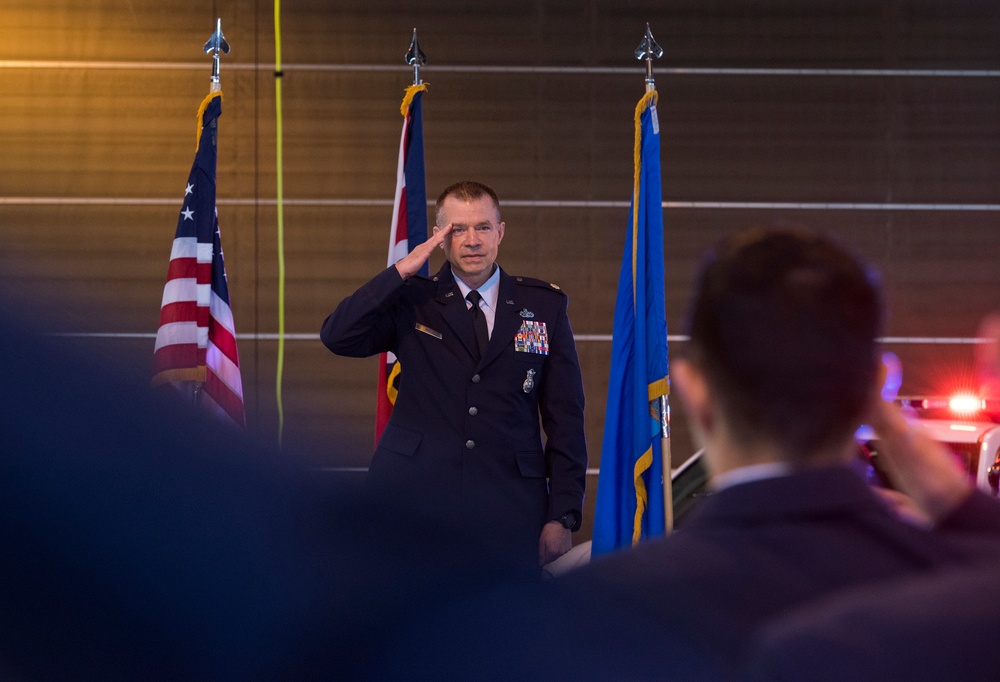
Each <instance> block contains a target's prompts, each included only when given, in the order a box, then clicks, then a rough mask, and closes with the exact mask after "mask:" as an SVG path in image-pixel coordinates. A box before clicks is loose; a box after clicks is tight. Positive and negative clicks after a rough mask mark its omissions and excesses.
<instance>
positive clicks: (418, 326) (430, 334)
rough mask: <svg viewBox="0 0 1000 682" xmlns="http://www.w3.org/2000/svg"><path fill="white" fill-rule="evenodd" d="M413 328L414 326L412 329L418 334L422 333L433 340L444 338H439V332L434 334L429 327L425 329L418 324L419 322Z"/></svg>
mask: <svg viewBox="0 0 1000 682" xmlns="http://www.w3.org/2000/svg"><path fill="white" fill-rule="evenodd" d="M413 326H414V328H415V329H416V330H417V331H418V332H423V333H424V334H427V335H428V336H433V337H434V338H435V339H443V338H444V337H443V336H441V332H436V331H434V330H433V329H431V328H430V327H425V326H424V325H422V324H420V323H419V322H417V323H416V324H415V325H413Z"/></svg>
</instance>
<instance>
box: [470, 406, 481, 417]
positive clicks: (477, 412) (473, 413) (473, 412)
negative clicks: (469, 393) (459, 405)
mask: <svg viewBox="0 0 1000 682" xmlns="http://www.w3.org/2000/svg"><path fill="white" fill-rule="evenodd" d="M469 414H471V415H472V416H473V417H475V416H476V415H477V414H479V408H477V407H470V408H469Z"/></svg>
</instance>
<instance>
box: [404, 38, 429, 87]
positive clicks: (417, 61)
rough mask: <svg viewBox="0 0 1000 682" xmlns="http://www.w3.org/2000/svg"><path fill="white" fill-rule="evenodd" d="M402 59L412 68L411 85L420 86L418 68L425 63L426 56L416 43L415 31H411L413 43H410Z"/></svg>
mask: <svg viewBox="0 0 1000 682" xmlns="http://www.w3.org/2000/svg"><path fill="white" fill-rule="evenodd" d="M403 59H404V60H405V61H406V63H407V64H409V65H410V66H412V67H413V84H414V85H420V84H421V83H423V81H422V80H420V67H421V66H423V65H424V64H426V63H427V55H425V54H424V51H423V50H421V49H420V43H418V42H417V29H413V41H412V42H411V43H410V49H409V51H408V52H407V53H406V56H405V57H404V58H403Z"/></svg>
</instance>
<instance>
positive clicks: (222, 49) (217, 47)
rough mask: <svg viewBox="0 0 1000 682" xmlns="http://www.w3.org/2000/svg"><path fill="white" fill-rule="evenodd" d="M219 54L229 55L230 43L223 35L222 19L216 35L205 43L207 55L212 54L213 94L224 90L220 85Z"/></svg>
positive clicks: (217, 23) (218, 22)
mask: <svg viewBox="0 0 1000 682" xmlns="http://www.w3.org/2000/svg"><path fill="white" fill-rule="evenodd" d="M213 52H214V54H213ZM219 53H222V54H229V43H227V42H226V37H225V36H224V35H222V19H216V21H215V33H213V34H212V35H211V37H210V38H209V39H208V42H207V43H205V54H212V87H211V90H212V92H216V91H218V90H219V89H221V88H222V86H221V85H220V84H219Z"/></svg>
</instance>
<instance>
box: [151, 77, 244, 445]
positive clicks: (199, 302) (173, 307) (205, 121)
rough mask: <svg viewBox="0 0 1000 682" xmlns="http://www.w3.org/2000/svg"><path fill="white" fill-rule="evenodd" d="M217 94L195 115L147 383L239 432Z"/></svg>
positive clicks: (219, 99)
mask: <svg viewBox="0 0 1000 682" xmlns="http://www.w3.org/2000/svg"><path fill="white" fill-rule="evenodd" d="M221 113H222V93H221V92H213V93H211V94H210V95H209V96H208V97H206V98H205V100H204V101H203V102H202V103H201V107H200V108H199V110H198V121H199V124H200V135H199V140H198V148H197V151H196V153H195V157H194V164H193V165H192V166H191V174H190V175H189V176H188V180H187V186H186V187H185V189H184V202H183V208H182V209H181V212H180V215H179V216H178V218H177V232H176V234H175V236H174V244H173V248H172V249H171V251H170V267H169V269H168V270H167V283H166V285H165V286H164V287H163V301H162V303H161V304H160V327H159V329H158V330H157V332H156V349H155V351H154V354H153V384H154V385H162V384H168V383H169V384H173V385H174V386H175V387H177V388H178V389H180V390H185V391H192V392H193V395H194V396H195V400H196V402H197V404H198V405H199V406H200V407H203V408H205V409H207V410H208V411H210V412H213V413H216V414H218V415H220V416H223V417H224V418H225V419H229V420H232V421H233V422H236V423H237V424H239V425H240V426H245V425H246V417H245V413H244V409H243V381H242V379H241V377H240V359H239V353H237V349H236V326H235V325H234V323H233V312H232V308H231V307H230V305H229V285H228V284H227V282H226V266H225V262H224V260H223V256H222V240H221V233H220V232H219V214H218V211H217V210H216V207H215V167H216V159H217V158H218V152H217V143H218V120H219V115H220V114H221Z"/></svg>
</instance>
